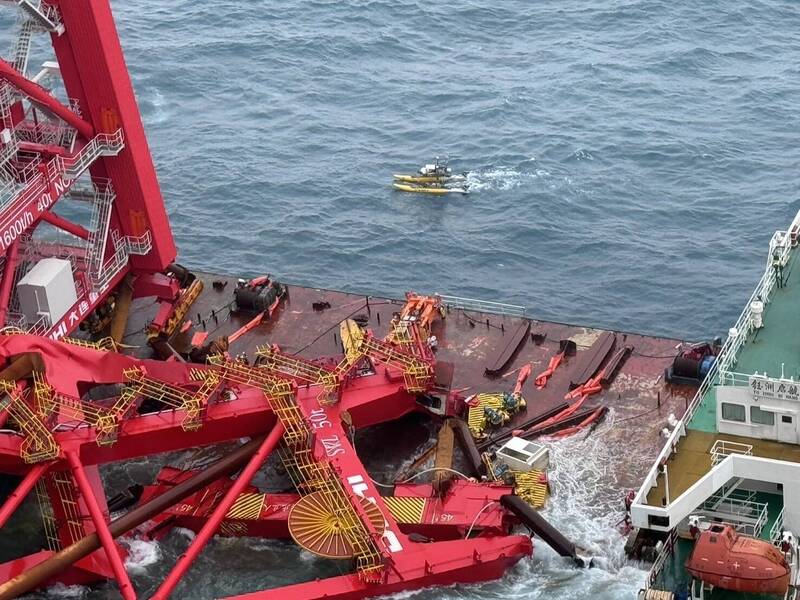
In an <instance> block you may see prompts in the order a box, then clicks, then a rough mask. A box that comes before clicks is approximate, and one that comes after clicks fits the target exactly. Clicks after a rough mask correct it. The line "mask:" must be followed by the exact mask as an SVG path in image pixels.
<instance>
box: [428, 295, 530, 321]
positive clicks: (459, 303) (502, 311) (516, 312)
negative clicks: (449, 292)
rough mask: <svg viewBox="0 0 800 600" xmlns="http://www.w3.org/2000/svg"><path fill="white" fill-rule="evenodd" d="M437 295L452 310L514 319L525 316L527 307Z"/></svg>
mask: <svg viewBox="0 0 800 600" xmlns="http://www.w3.org/2000/svg"><path fill="white" fill-rule="evenodd" d="M435 295H437V296H439V298H441V299H442V304H445V305H446V306H448V307H450V308H456V309H461V310H474V311H477V312H486V313H493V314H498V315H510V316H512V317H524V316H525V307H524V306H519V305H517V304H506V303H504V302H490V301H488V300H477V299H475V298H460V297H458V296H444V295H442V294H435Z"/></svg>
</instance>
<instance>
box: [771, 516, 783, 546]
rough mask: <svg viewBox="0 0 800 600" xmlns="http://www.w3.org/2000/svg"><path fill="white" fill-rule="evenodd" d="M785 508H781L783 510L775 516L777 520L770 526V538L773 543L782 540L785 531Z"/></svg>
mask: <svg viewBox="0 0 800 600" xmlns="http://www.w3.org/2000/svg"><path fill="white" fill-rule="evenodd" d="M784 510H786V509H785V508H781V512H779V513H778V516H777V517H776V518H775V522H774V523H773V524H772V527H770V528H769V539H770V541H771V542H772V543H773V544H776V543H778V542H780V541H781V534H782V533H783V511H784Z"/></svg>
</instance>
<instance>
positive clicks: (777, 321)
mask: <svg viewBox="0 0 800 600" xmlns="http://www.w3.org/2000/svg"><path fill="white" fill-rule="evenodd" d="M797 257H798V252H797V250H793V251H792V253H791V255H790V257H789V262H788V263H787V265H786V267H785V268H784V279H785V284H786V285H785V286H784V287H782V288H778V287H775V288H774V289H773V290H772V293H771V294H770V298H769V302H768V303H767V304H766V306H765V307H764V316H763V320H764V326H763V327H762V328H761V329H758V330H756V331H755V332H753V333H751V334H750V336H749V337H748V338H747V341H746V342H745V343H744V344H743V345H742V347H741V348H740V349H739V355H738V357H737V360H736V364H735V365H734V366H733V370H734V371H736V372H738V373H746V374H751V373H755V372H756V371H757V372H758V373H761V374H764V373H765V372H766V374H767V375H768V376H769V377H780V376H781V367H783V376H784V377H786V378H789V377H794V378H795V379H798V380H800V271H798V272H797V273H794V272H793V271H794V267H795V263H796V262H797V260H798V258H797ZM716 414H717V398H716V393H715V389H714V388H713V387H712V388H711V389H710V390H709V391H708V392H706V394H705V396H703V399H702V401H701V402H700V406H698V407H697V410H696V411H695V414H694V415H693V416H692V418H691V420H690V421H689V423H688V425H687V427H688V429H697V430H699V431H707V432H715V431H716V430H717V423H716Z"/></svg>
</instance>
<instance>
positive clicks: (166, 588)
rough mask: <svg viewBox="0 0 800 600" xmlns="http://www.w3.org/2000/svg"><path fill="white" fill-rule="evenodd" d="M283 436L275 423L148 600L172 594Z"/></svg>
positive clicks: (280, 426) (159, 599) (163, 597)
mask: <svg viewBox="0 0 800 600" xmlns="http://www.w3.org/2000/svg"><path fill="white" fill-rule="evenodd" d="M282 437H283V424H282V423H280V422H277V423H276V424H275V426H274V427H273V428H272V431H271V432H270V434H269V435H268V436H267V437H266V438H265V439H264V442H263V443H262V444H261V447H260V448H259V449H258V451H257V452H256V453H255V454H254V455H253V457H252V458H251V459H250V461H249V462H248V463H247V466H245V468H244V469H243V470H242V472H241V474H240V475H239V477H237V478H236V481H235V482H234V484H233V485H232V486H231V487H230V489H229V490H228V491H227V492H226V494H225V496H224V497H223V498H222V500H221V501H220V503H219V504H218V505H217V507H216V508H215V509H214V512H213V513H212V514H211V516H210V517H209V519H208V522H207V523H206V524H205V525H203V528H202V529H201V530H200V533H198V534H197V537H195V538H194V541H193V542H192V543H191V545H190V546H189V548H187V550H186V552H185V553H184V554H183V555H182V556H181V557H180V558H179V559H178V562H177V564H176V565H175V567H174V568H173V569H172V571H171V572H170V574H169V575H168V576H167V578H166V579H165V580H164V583H162V584H161V586H160V587H159V588H158V590H157V591H156V593H155V594H153V596H152V598H151V600H166V598H169V596H170V594H172V591H173V590H174V589H175V586H176V585H178V582H179V581H180V580H181V578H182V577H183V576H184V575H185V574H186V571H188V570H189V567H191V566H192V563H194V561H195V560H196V559H197V557H198V555H199V554H200V552H202V550H203V548H205V545H206V544H207V543H208V541H209V540H210V539H211V537H212V536H213V535H214V533H215V532H216V531H217V528H218V527H219V524H220V523H221V522H222V519H224V518H225V515H227V514H228V511H229V510H230V509H231V507H232V506H233V503H234V502H236V499H237V498H238V497H239V494H241V493H242V491H243V490H244V488H245V487H247V486H248V485H250V482H251V481H252V480H253V477H255V475H256V473H257V472H258V470H259V469H260V468H261V465H263V464H264V461H266V460H267V458H268V457H269V455H270V453H271V452H272V451H273V450H274V449H275V446H277V445H278V442H280V441H281V438H282Z"/></svg>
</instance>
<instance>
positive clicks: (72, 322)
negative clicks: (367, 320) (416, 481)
mask: <svg viewBox="0 0 800 600" xmlns="http://www.w3.org/2000/svg"><path fill="white" fill-rule="evenodd" d="M2 4H6V5H10V6H14V7H16V8H17V10H18V12H19V19H18V26H19V30H18V37H17V40H16V43H15V46H14V48H13V51H12V56H11V59H10V60H8V61H5V60H0V119H1V120H2V129H1V130H0V251H2V257H0V270H1V271H2V274H1V276H0V327H3V329H2V335H0V358H2V360H3V366H4V368H3V370H2V373H0V388H2V389H1V390H0V392H2V395H1V396H0V472H2V473H7V474H13V475H17V476H19V477H21V482H20V483H19V485H18V487H17V488H16V490H15V491H14V492H13V493H12V494H11V495H10V496H9V498H8V499H7V500H6V502H5V503H4V504H3V505H2V507H0V527H2V526H4V525H5V524H6V523H7V522H8V519H9V518H10V516H11V515H12V514H13V513H14V512H15V510H16V509H17V508H18V507H19V505H20V504H21V503H22V502H23V500H24V499H25V498H26V496H28V495H29V493H32V492H35V494H36V496H37V498H38V501H39V505H40V508H41V510H42V517H43V521H44V524H45V529H46V534H47V538H48V540H47V542H48V549H45V550H42V551H40V552H37V553H35V554H32V555H29V556H25V557H22V558H19V559H16V560H13V561H11V562H9V563H5V564H3V565H0V582H1V583H0V598H12V597H15V596H17V595H19V594H21V593H24V592H26V591H28V590H30V589H33V588H35V587H39V586H42V585H50V584H52V583H55V582H63V583H67V584H72V583H89V582H93V581H99V580H104V579H112V580H115V581H116V583H117V585H118V587H119V591H120V593H121V595H122V597H124V598H126V599H130V598H135V597H137V595H136V591H135V590H134V588H133V585H132V584H131V582H130V579H129V576H128V574H127V572H126V570H125V567H124V563H123V559H124V555H125V550H124V549H123V547H121V546H119V545H117V543H116V542H115V538H116V537H118V536H120V535H123V534H125V533H127V532H128V531H130V530H131V529H133V528H134V527H144V526H146V524H147V523H148V522H149V523H158V522H159V518H161V519H162V520H163V518H164V515H168V514H169V511H170V510H173V509H174V505H175V504H177V503H178V502H179V501H181V500H183V499H186V498H192V494H194V493H198V492H200V491H202V490H203V489H211V488H209V487H208V486H212V487H213V486H217V487H216V488H214V489H216V490H217V491H218V494H217V495H216V496H215V502H214V503H213V504H212V505H210V506H205V509H206V511H205V512H204V513H203V514H202V515H201V516H202V517H203V519H202V521H201V522H200V523H198V524H197V528H198V530H199V533H198V536H197V537H196V538H195V540H194V541H193V543H192V544H191V546H190V547H189V549H188V550H187V552H186V553H185V554H184V555H183V556H182V557H181V558H180V559H179V561H178V563H177V565H176V566H175V567H174V570H173V571H172V572H171V574H170V575H169V576H168V578H167V579H166V580H165V581H164V583H163V584H162V585H161V587H160V588H159V589H158V590H157V591H156V593H155V595H154V596H153V597H154V598H167V597H169V596H170V594H171V592H172V591H173V589H174V588H175V585H176V584H177V583H178V582H179V580H180V579H181V577H182V576H183V574H185V573H186V571H187V569H188V568H189V567H190V565H191V564H192V562H193V561H194V559H195V558H196V557H197V555H198V553H199V552H200V551H201V549H202V548H203V546H204V545H205V544H206V543H207V542H208V540H209V539H210V537H211V536H212V535H214V534H215V532H217V531H218V528H219V526H220V524H221V522H223V520H227V521H230V520H231V518H232V517H231V513H230V511H231V509H232V508H235V506H237V505H239V504H240V503H241V499H242V497H243V494H245V495H246V494H250V495H251V496H252V495H254V494H255V495H258V494H257V492H256V491H254V490H253V489H252V488H250V481H251V479H252V478H253V476H254V475H255V473H256V472H257V471H258V470H259V469H260V468H261V466H262V465H263V464H264V462H265V461H266V460H267V458H268V457H269V456H270V454H271V453H273V451H274V452H277V453H278V454H279V456H280V459H281V460H282V463H283V466H284V468H285V469H286V470H287V472H288V473H289V475H290V476H291V479H292V481H293V483H294V486H295V488H296V493H295V494H292V495H290V496H291V497H290V499H289V500H288V501H287V502H288V506H290V507H291V510H288V511H287V513H286V514H285V515H282V516H281V519H282V520H281V523H282V525H281V526H280V527H279V529H280V532H281V533H280V534H275V535H276V536H277V537H286V536H285V531H288V532H289V534H290V535H291V537H292V538H294V539H295V541H297V542H298V543H299V544H301V545H303V546H304V547H306V548H307V549H309V550H310V551H312V552H316V553H317V554H320V555H324V556H330V557H335V558H348V559H351V561H352V565H353V568H352V572H350V573H348V574H345V575H341V576H338V577H333V578H330V579H325V580H322V581H316V582H313V583H305V584H298V585H294V586H290V587H288V588H281V589H278V590H268V591H260V592H255V593H253V594H251V595H248V596H247V597H249V598H272V597H275V598H277V597H281V598H295V599H300V598H316V597H319V596H320V595H325V596H326V597H328V598H360V597H365V596H372V595H383V594H387V593H392V592H397V591H402V590H409V589H415V588H419V587H422V586H427V585H435V584H451V583H457V582H475V581H483V580H487V579H492V578H496V577H499V576H500V575H501V574H502V573H503V572H504V570H505V569H506V568H507V567H508V566H510V565H512V564H514V563H515V562H516V561H518V560H519V559H520V558H522V557H524V556H527V555H530V553H531V551H532V544H531V541H530V538H529V537H528V536H525V535H513V534H512V533H511V526H512V525H513V524H514V518H513V516H512V515H511V513H510V512H507V511H506V509H505V508H502V506H501V505H500V503H499V498H500V497H501V496H502V495H505V494H510V493H512V490H511V489H510V488H507V487H504V486H502V485H499V484H478V483H464V482H461V483H458V484H457V485H453V486H452V488H451V489H450V490H449V491H448V492H447V493H448V494H449V496H447V497H444V496H442V495H440V496H439V497H438V499H437V501H438V502H440V503H444V502H450V503H451V504H450V506H455V505H458V506H460V507H461V509H462V514H461V516H460V519H461V520H460V521H459V522H460V523H463V525H462V526H461V528H459V527H453V526H452V524H451V526H448V527H443V528H442V527H440V528H438V529H437V527H436V523H433V522H431V523H429V525H430V527H425V526H424V525H425V524H424V523H422V522H421V521H422V520H423V517H422V515H421V513H420V517H419V519H420V522H419V523H416V525H417V526H419V527H418V530H416V531H411V530H410V529H409V528H408V527H405V526H404V525H403V523H404V519H403V517H402V515H403V514H405V515H406V517H407V516H408V513H409V510H408V506H410V505H413V504H414V503H413V502H411V503H409V502H405V501H403V500H400V501H397V500H395V501H394V504H395V508H394V510H392V509H391V507H390V506H389V504H390V502H389V501H388V500H384V498H383V497H382V496H381V495H380V494H378V491H377V489H376V487H375V485H374V483H373V482H372V480H371V478H370V477H369V475H368V474H367V472H366V470H365V469H364V467H363V465H362V463H361V461H360V460H359V459H358V457H357V456H356V454H355V451H354V449H353V446H352V444H351V442H350V435H351V431H352V430H354V429H356V428H359V427H365V426H368V425H373V424H376V423H381V422H384V421H386V420H390V419H394V418H397V417H400V416H402V415H404V414H407V413H409V412H411V411H414V410H423V409H424V407H423V405H422V404H420V403H419V402H418V401H417V400H418V395H420V394H424V393H429V392H431V391H432V389H433V388H434V385H435V382H434V366H435V359H434V357H433V354H432V352H431V350H430V347H429V346H430V343H429V342H430V340H429V339H428V332H427V331H426V329H425V327H424V326H422V327H421V326H420V325H419V324H418V323H416V322H415V321H413V320H408V319H405V318H402V319H400V320H398V322H397V323H396V324H394V326H393V329H392V332H391V334H390V336H389V337H387V338H386V339H385V340H380V339H376V338H374V337H372V336H371V335H369V334H367V335H365V336H363V338H361V339H360V340H358V341H357V342H356V344H355V346H354V347H351V348H350V349H349V350H348V353H347V355H346V357H345V359H343V360H342V362H340V363H339V364H338V365H335V366H327V365H326V364H325V363H319V362H315V361H311V360H307V359H300V358H298V357H295V356H292V355H289V354H284V353H282V352H281V351H280V349H278V348H274V347H264V348H262V349H261V350H260V351H259V353H258V354H259V360H258V363H259V364H258V365H252V366H251V365H248V364H246V363H245V362H242V361H239V360H234V359H231V357H230V356H226V355H215V356H212V357H210V360H209V361H208V364H192V363H182V362H178V361H168V362H161V361H154V360H146V359H137V358H133V357H129V356H125V355H123V354H120V353H117V352H116V351H115V349H114V344H113V343H106V342H91V341H86V340H78V339H75V338H73V337H69V336H70V334H71V333H72V332H73V331H74V330H75V329H77V328H78V327H79V325H80V324H81V323H83V322H86V321H87V320H91V319H92V318H93V317H94V319H95V320H102V319H99V318H98V314H99V313H98V311H100V310H102V311H104V313H103V315H102V316H105V315H107V314H108V313H109V312H111V311H110V306H111V305H113V302H114V300H113V298H114V295H115V294H117V293H121V292H119V290H120V288H121V283H122V282H123V280H125V286H124V288H125V289H126V290H127V291H126V293H127V294H128V300H130V299H131V297H136V296H155V297H157V298H158V299H160V300H162V301H163V303H164V306H165V308H164V310H162V311H160V312H159V321H160V322H163V323H167V322H170V321H175V322H178V321H181V320H182V314H181V315H178V316H177V317H176V316H175V315H171V314H170V311H171V310H172V311H175V310H178V309H177V308H176V307H179V306H181V302H180V294H181V293H182V292H181V289H180V288H181V285H180V283H179V282H178V281H177V280H176V278H175V277H172V276H169V275H167V274H166V270H167V269H168V267H169V265H170V264H171V263H172V261H173V260H174V258H175V255H176V250H175V245H174V242H173V238H172V234H171V231H170V227H169V223H168V219H167V215H166V211H165V207H164V203H163V200H162V197H161V193H160V190H159V185H158V181H157V178H156V174H155V170H154V167H153V164H152V159H151V157H150V153H149V149H148V146H147V142H146V139H145V134H144V130H143V127H142V123H141V119H140V115H139V112H138V109H137V106H136V100H135V96H134V93H133V89H132V86H131V82H130V78H129V75H128V72H127V69H126V66H125V63H124V59H123V55H122V50H121V47H120V43H119V40H118V37H117V34H116V29H115V25H114V21H113V18H112V14H111V10H110V6H109V2H108V0H48V1H44V0H15V1H13V2H8V1H6V2H3V3H2ZM35 34H42V35H49V37H50V40H51V41H52V45H53V49H54V51H55V56H56V58H57V63H56V62H48V63H45V64H44V65H43V67H42V69H41V70H40V71H39V72H36V73H33V72H32V71H30V72H29V68H28V67H29V65H28V62H29V61H28V57H29V51H30V48H31V40H32V37H33V36H34V35H35ZM31 73H33V74H31ZM62 207H63V210H62ZM56 210H58V211H59V212H60V213H61V214H59V213H57V212H56ZM81 213H83V215H84V216H85V217H86V219H87V220H88V222H86V223H81V222H80V219H79V218H77V217H76V218H71V217H70V218H67V217H66V216H64V215H65V214H66V215H68V216H70V215H73V214H74V215H78V216H79V215H80V214H81ZM65 278H66V279H65ZM65 281H66V283H65ZM195 292H196V290H195ZM30 298H35V301H34V302H33V305H32V303H31V300H30ZM64 298H67V299H68V300H69V302H68V304H67V305H64V301H63V300H64ZM59 299H60V302H59ZM184 308H185V307H184ZM181 310H183V309H181ZM428 312H430V311H428ZM404 316H406V315H404ZM431 316H432V315H431V314H426V317H425V318H426V319H429V318H430V317H431ZM365 367H366V368H365ZM443 406H445V407H446V408H445V410H444V412H445V413H452V411H453V409H454V406H453V397H452V396H451V395H449V394H446V397H445V398H443ZM440 412H442V411H440ZM243 437H249V438H252V441H251V442H250V443H249V444H247V445H246V446H245V447H242V448H240V449H239V450H238V451H235V452H234V453H233V455H236V457H237V458H236V461H233V459H232V458H231V459H226V458H222V459H220V466H219V467H218V468H217V469H216V471H214V470H213V469H209V470H207V471H205V472H201V473H199V474H194V475H193V474H186V476H185V477H183V476H181V478H180V479H181V481H180V482H173V483H176V485H174V486H168V487H170V488H171V491H169V492H168V493H165V494H155V496H156V498H155V499H154V500H153V501H152V502H150V501H148V499H147V498H145V499H144V501H143V502H144V503H143V504H142V506H141V507H139V508H137V509H135V510H133V511H131V513H130V514H128V515H126V516H125V517H123V518H122V519H116V520H113V521H111V520H110V517H109V510H108V506H107V502H106V496H105V491H104V488H103V484H102V482H101V479H100V476H99V470H98V467H99V466H100V465H103V464H107V463H109V462H114V461H120V460H126V459H131V458H135V457H141V456H149V455H157V454H161V453H164V452H169V451H174V450H180V449H186V448H192V447H199V446H208V445H211V444H216V443H220V442H225V441H228V442H230V441H234V440H238V439H240V438H243ZM233 455H231V456H233ZM223 463H224V464H223ZM238 469H242V470H241V472H240V474H239V476H238V477H237V478H236V479H235V480H233V481H231V480H230V479H228V478H227V476H228V475H231V474H232V473H233V472H235V471H237V470H238ZM212 471H213V473H214V475H213V477H212V475H211V473H212ZM187 478H188V481H187ZM428 487H429V486H428ZM423 488H425V486H424V485H423V486H418V487H417V488H414V486H405V488H403V487H402V486H398V489H397V490H396V492H395V493H396V497H403V496H406V497H409V496H415V497H420V496H421V495H426V494H427V495H428V496H431V495H432V494H433V492H432V490H430V489H423ZM167 497H169V498H170V501H171V502H172V504H171V505H168V504H165V503H166V498H167ZM490 505H491V506H490ZM398 506H400V508H397V507H398ZM403 507H406V508H405V509H404V508H403ZM487 507H489V508H490V510H487ZM412 512H413V511H412ZM233 514H234V516H235V515H236V514H237V513H236V512H235V511H234V513H233ZM397 514H400V515H401V517H400V518H398V517H396V516H395V515H397ZM425 514H426V515H428V516H427V517H425V518H428V519H431V520H435V519H438V517H436V516H432V515H434V513H433V512H430V513H425ZM436 514H441V511H440V512H439V513H436ZM408 520H409V519H408V518H406V519H405V523H406V524H407V522H408ZM411 520H413V519H411ZM467 523H469V527H467ZM240 525H241V524H240ZM411 529H413V527H412V528H411ZM465 530H466V531H465ZM256 531H257V528H256V529H254V530H253V531H252V532H251V534H256ZM238 532H239V534H241V533H242V532H241V529H239V530H238ZM258 532H259V533H258V534H260V535H272V534H271V533H270V531H269V530H268V529H264V528H263V527H262V529H261V530H258ZM407 532H409V533H407ZM470 534H473V535H471V536H470ZM464 535H466V538H467V539H464V537H463V536H464Z"/></svg>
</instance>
